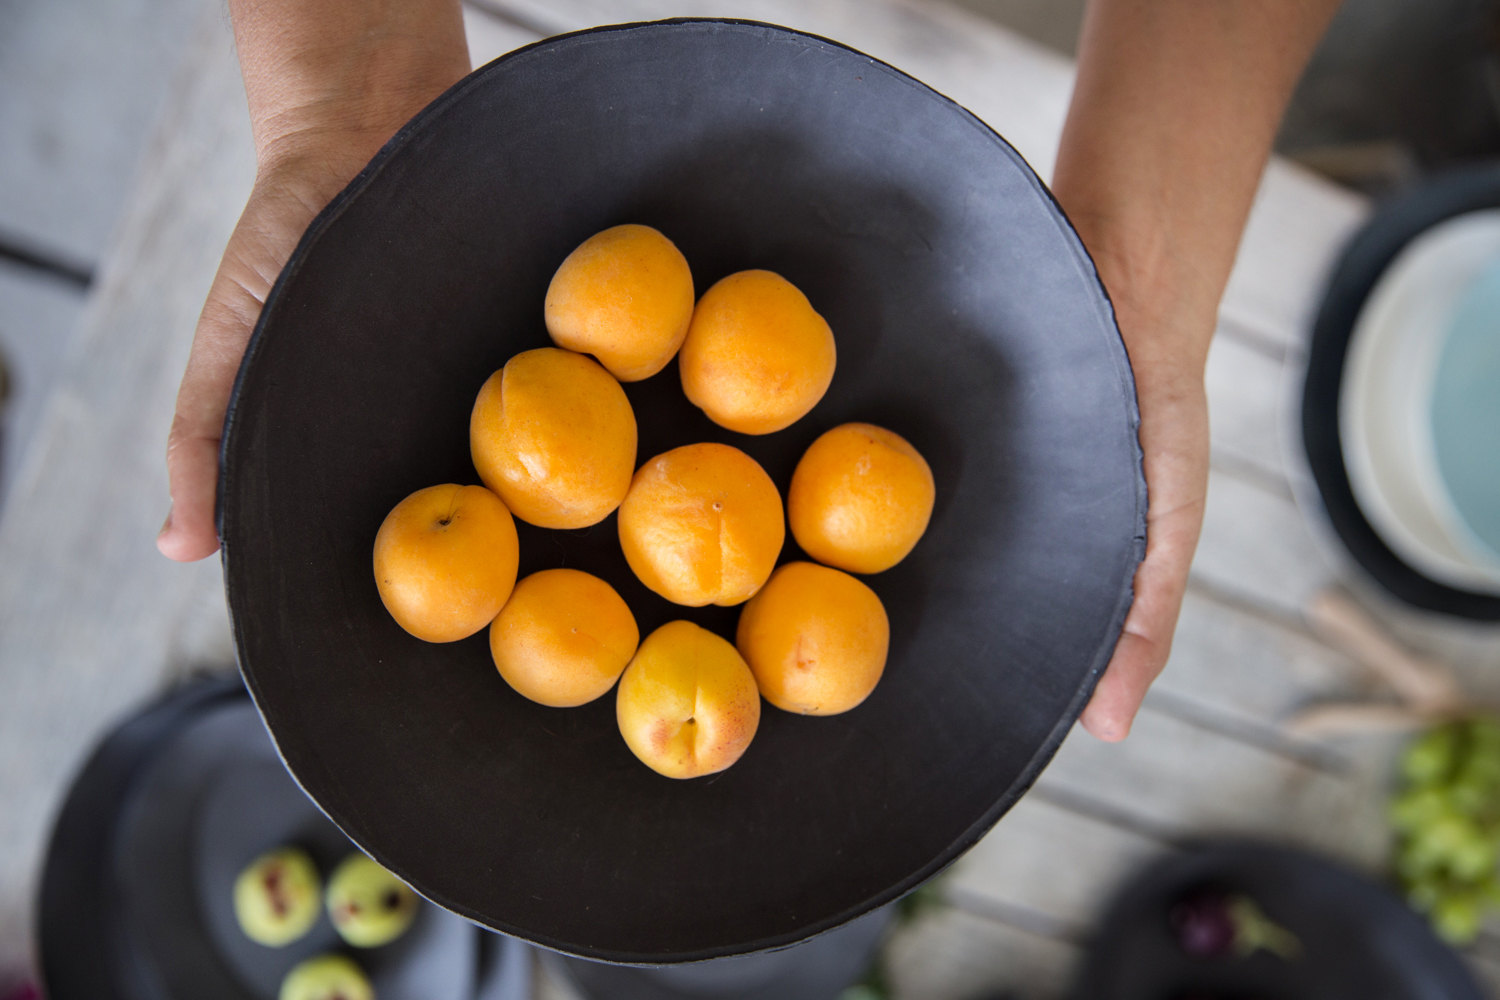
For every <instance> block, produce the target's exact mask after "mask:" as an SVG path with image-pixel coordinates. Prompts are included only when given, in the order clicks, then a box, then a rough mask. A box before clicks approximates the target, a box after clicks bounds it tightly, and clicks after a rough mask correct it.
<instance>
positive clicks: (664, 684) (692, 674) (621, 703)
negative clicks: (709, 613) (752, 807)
mask: <svg viewBox="0 0 1500 1000" xmlns="http://www.w3.org/2000/svg"><path fill="white" fill-rule="evenodd" d="M615 718H616V721H617V722H618V723H619V726H620V735H622V736H624V737H625V744H626V745H627V746H628V747H630V751H631V753H633V754H635V755H636V756H637V757H639V758H640V759H641V761H642V763H644V764H645V765H646V766H647V767H649V768H651V769H652V770H653V771H655V772H657V773H658V774H662V775H665V776H666V777H668V778H696V777H699V776H701V775H705V774H713V773H715V772H717V771H722V770H724V769H725V768H726V767H728V766H730V765H731V764H733V763H734V762H735V761H737V760H739V759H740V757H741V756H742V755H743V754H744V752H745V748H746V747H748V746H749V745H750V741H751V740H752V739H754V738H755V730H756V729H757V728H758V727H759V725H760V693H759V692H758V691H757V690H756V687H755V678H754V677H753V676H751V674H750V668H749V667H748V666H746V665H745V661H744V660H743V659H741V658H740V654H739V653H737V652H736V651H735V648H734V647H733V646H732V645H730V644H729V643H728V642H726V641H725V640H723V639H721V638H720V637H718V636H717V635H714V634H713V633H712V632H710V631H708V630H707V629H703V628H700V627H698V626H697V625H694V624H693V623H692V622H686V621H674V622H668V623H667V624H665V625H663V626H662V627H661V628H659V629H657V630H656V631H655V632H652V633H651V634H650V635H649V636H647V637H646V641H645V642H643V643H641V648H640V649H639V650H637V651H636V654H635V658H634V659H632V660H631V661H630V665H629V666H627V667H626V668H625V673H624V675H623V676H621V678H620V689H619V692H618V693H617V694H616V696H615Z"/></svg>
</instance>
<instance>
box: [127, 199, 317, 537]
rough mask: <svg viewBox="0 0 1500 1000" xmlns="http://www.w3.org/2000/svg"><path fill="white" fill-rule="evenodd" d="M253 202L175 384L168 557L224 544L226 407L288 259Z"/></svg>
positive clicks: (163, 534)
mask: <svg viewBox="0 0 1500 1000" xmlns="http://www.w3.org/2000/svg"><path fill="white" fill-rule="evenodd" d="M254 207H255V202H254V200H253V199H252V203H251V205H250V206H248V207H247V208H246V213H245V216H244V217H243V218H242V219H241V220H240V225H239V226H237V227H236V229H235V232H234V234H233V235H232V236H231V237H230V240H229V245H228V247H227V248H226V250H225V252H224V259H223V261H222V262H221V263H220V265H219V271H218V274H217V275H215V277H214V281H213V284H212V286H210V288H209V293H208V300H207V301H206V302H205V304H204V306H203V313H202V315H201V316H200V317H199V319H198V327H197V330H196V331H195V332H194V335H193V347H192V351H191V352H190V353H189V355H188V363H187V369H186V371H185V372H184V373H183V376H182V385H181V387H180V388H179V389H178V392H177V410H176V413H175V414H174V415H173V418H172V429H171V433H170V434H169V435H168V438H167V481H168V488H169V491H170V493H171V496H172V506H171V509H170V511H169V513H168V515H167V520H166V523H165V524H163V526H162V530H161V532H160V534H158V535H157V539H156V547H157V549H158V550H160V552H161V553H162V554H163V555H165V556H166V557H167V558H169V559H176V560H178V561H183V562H186V561H191V560H194V559H202V558H204V557H206V556H210V555H212V554H213V553H214V552H216V551H217V550H218V548H219V536H218V531H217V528H216V526H215V524H214V500H215V497H216V495H217V491H218V478H219V440H220V437H221V436H222V434H223V430H224V413H225V410H226V409H227V408H228V406H229V396H230V393H231V392H232V391H233V388H234V379H235V375H236V373H237V372H238V371H239V366H240V360H241V359H242V358H243V357H244V354H245V345H246V344H247V343H249V340H250V333H251V331H252V330H253V329H254V327H255V322H256V319H257V318H258V317H259V316H260V310H261V306H262V304H263V303H264V302H265V298H266V295H267V294H268V293H269V291H270V287H271V282H272V280H274V277H275V274H276V271H277V270H278V269H279V268H280V264H281V259H284V254H280V253H278V250H280V249H281V248H280V247H279V246H277V245H275V244H273V243H272V242H271V241H268V240H266V239H265V232H264V229H263V227H262V226H261V225H260V224H259V223H258V222H257V221H256V219H255V217H254ZM294 232H295V231H294ZM278 258H280V259H278Z"/></svg>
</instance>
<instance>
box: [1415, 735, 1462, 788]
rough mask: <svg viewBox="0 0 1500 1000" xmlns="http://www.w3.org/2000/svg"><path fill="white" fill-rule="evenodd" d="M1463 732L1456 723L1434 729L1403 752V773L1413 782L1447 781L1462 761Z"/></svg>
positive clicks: (1423, 783) (1427, 783)
mask: <svg viewBox="0 0 1500 1000" xmlns="http://www.w3.org/2000/svg"><path fill="white" fill-rule="evenodd" d="M1460 740H1461V733H1460V731H1459V728H1458V726H1457V725H1456V724H1454V723H1449V724H1447V725H1443V726H1438V727H1437V728H1436V729H1430V730H1428V731H1427V732H1426V733H1423V734H1422V735H1421V736H1419V737H1418V738H1417V739H1416V740H1414V741H1413V742H1412V743H1411V744H1410V745H1409V746H1407V748H1406V752H1405V753H1403V754H1402V755H1401V773H1402V775H1403V776H1404V777H1405V778H1406V780H1407V781H1409V782H1411V783H1412V784H1413V785H1430V784H1437V783H1440V782H1442V781H1445V780H1447V778H1448V776H1449V775H1451V774H1452V773H1453V770H1454V767H1455V765H1456V764H1457V763H1458V756H1459V750H1460V746H1459V744H1460Z"/></svg>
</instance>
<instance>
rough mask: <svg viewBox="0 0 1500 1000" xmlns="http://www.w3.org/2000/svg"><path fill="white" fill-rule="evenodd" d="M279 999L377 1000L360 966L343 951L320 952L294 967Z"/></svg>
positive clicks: (282, 985) (282, 987) (278, 995)
mask: <svg viewBox="0 0 1500 1000" xmlns="http://www.w3.org/2000/svg"><path fill="white" fill-rule="evenodd" d="M276 997H277V1000H375V990H374V988H373V987H371V986H370V980H369V979H368V978H366V977H365V974H364V972H363V971H361V969H360V967H359V966H357V965H355V964H354V962H353V961H352V960H351V959H349V958H347V957H345V956H343V955H318V956H316V957H315V958H309V959H308V960H307V961H305V962H299V963H298V964H297V965H294V966H293V967H292V971H291V972H288V973H287V974H286V978H285V979H283V980H282V981H281V991H280V992H279V993H278V994H277V995H276Z"/></svg>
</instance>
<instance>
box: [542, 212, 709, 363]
mask: <svg viewBox="0 0 1500 1000" xmlns="http://www.w3.org/2000/svg"><path fill="white" fill-rule="evenodd" d="M692 315H693V275H692V272H691V271H689V270H688V262H687V259H686V258H685V257H683V256H682V252H681V251H679V250H678V249H677V247H676V245H675V244H673V242H672V241H671V240H669V239H667V238H666V237H665V236H663V235H662V234H661V233H659V232H657V231H656V230H655V229H652V228H651V227H650V226H636V225H625V226H615V227H614V228H612V229H606V230H604V232H602V233H598V234H597V235H594V236H591V237H589V238H588V239H586V240H584V241H583V243H582V244H580V245H579V247H578V249H576V250H574V251H573V252H572V253H570V254H568V256H567V259H566V260H564V261H563V262H562V266H561V267H559V268H558V269H557V273H556V274H554V275H553V276H552V283H551V284H550V285H548V286H547V299H546V307H545V316H546V322H547V332H548V333H549V334H551V335H552V342H553V343H555V344H556V345H557V346H558V347H565V348H567V349H568V350H570V351H578V352H580V353H583V354H592V355H593V356H594V357H596V358H598V359H599V363H600V364H601V365H603V366H604V367H605V368H608V369H609V372H610V374H611V375H613V376H614V377H615V378H617V379H619V380H620V381H621V382H636V381H639V380H640V379H643V378H649V377H650V376H652V375H655V374H656V373H657V372H659V371H661V370H662V369H663V368H665V367H666V366H667V362H668V361H671V360H672V356H673V355H674V354H676V353H677V349H678V348H679V347H681V346H682V338H683V337H686V336H687V330H688V321H689V320H690V319H691V318H692Z"/></svg>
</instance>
